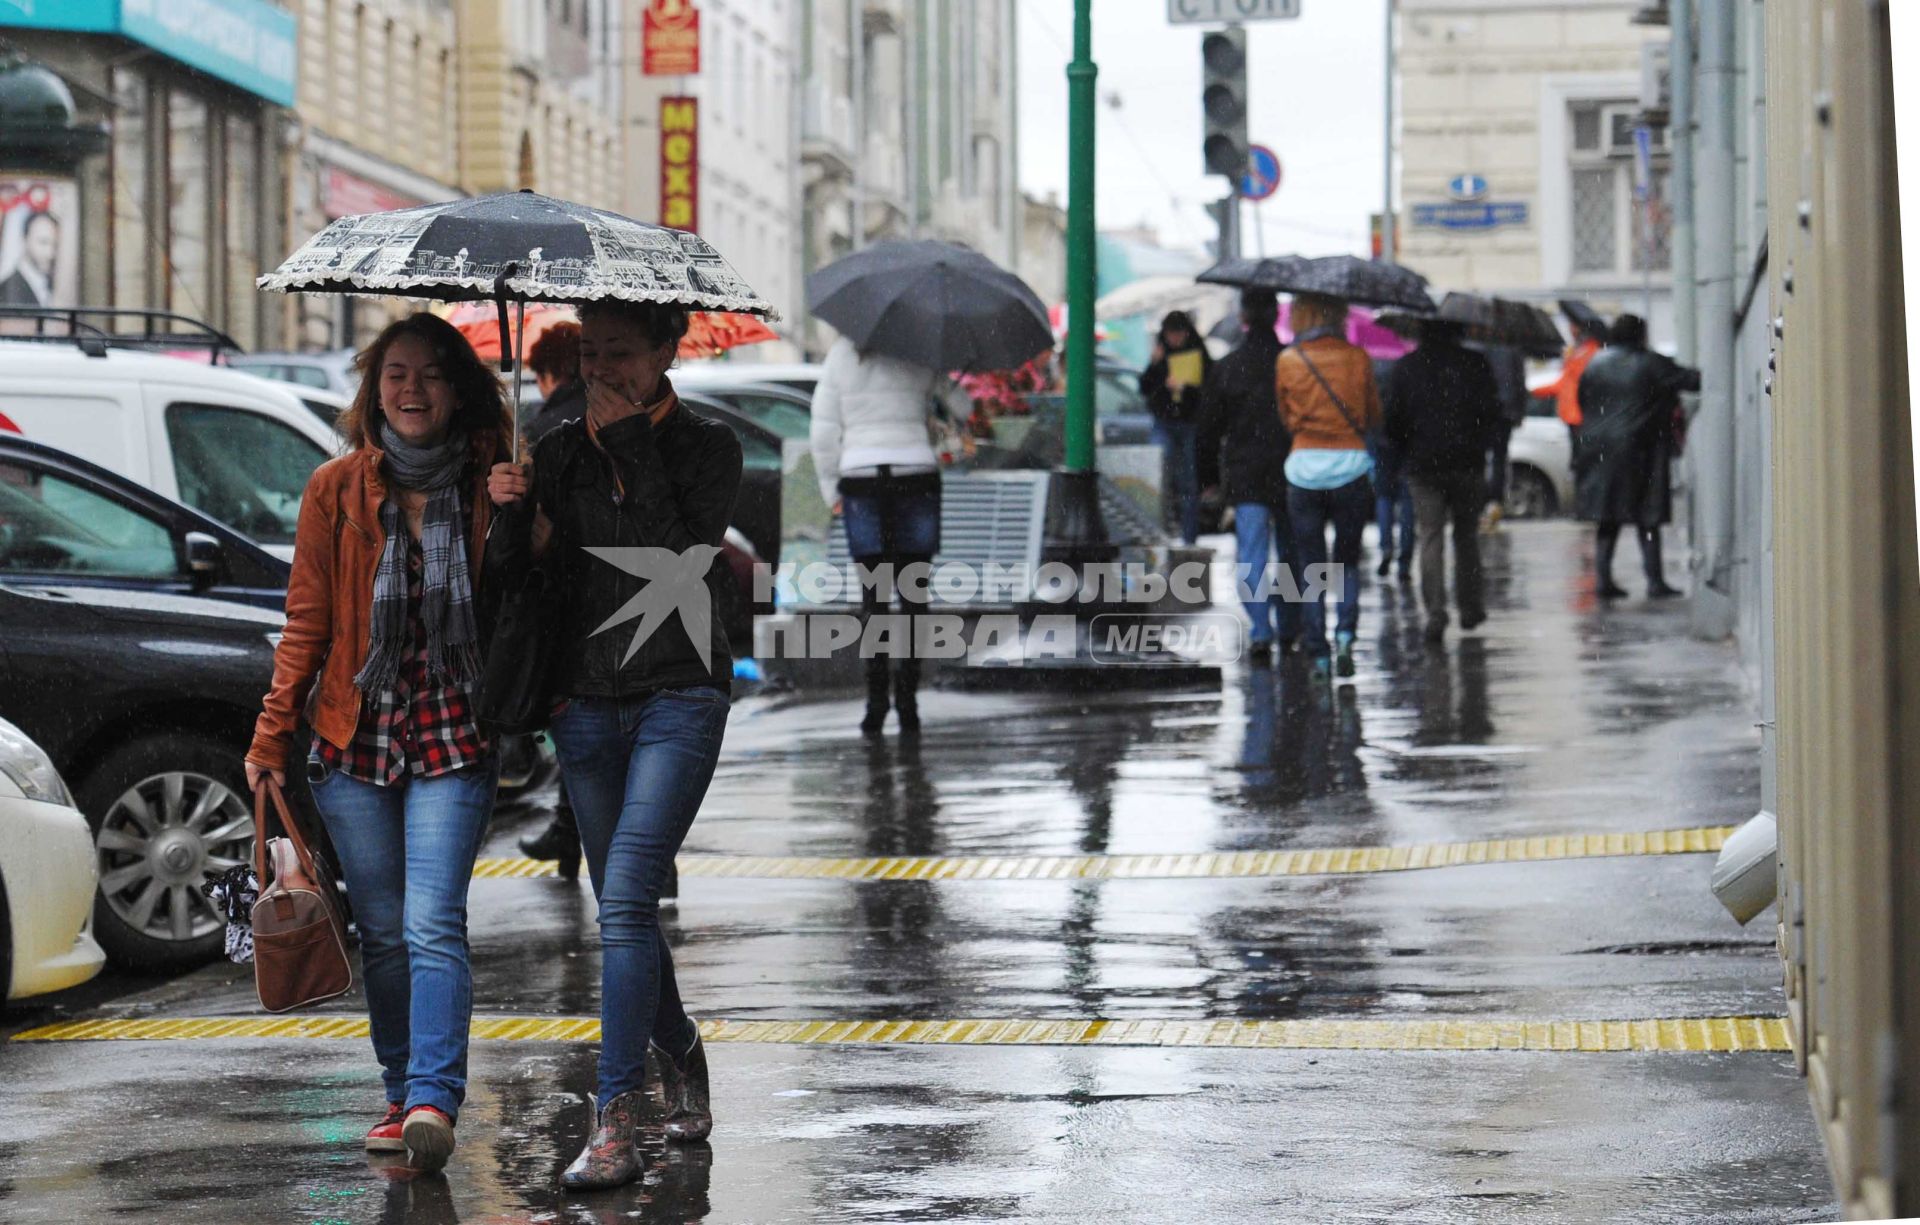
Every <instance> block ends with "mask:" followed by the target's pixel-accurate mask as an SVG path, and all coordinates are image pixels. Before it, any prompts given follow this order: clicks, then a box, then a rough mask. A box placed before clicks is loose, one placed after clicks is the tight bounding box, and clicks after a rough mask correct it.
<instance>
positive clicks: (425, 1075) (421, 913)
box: [313, 759, 500, 1118]
mask: <svg viewBox="0 0 1920 1225" xmlns="http://www.w3.org/2000/svg"><path fill="white" fill-rule="evenodd" d="M499 776H500V766H499V762H498V760H497V759H496V760H494V761H492V762H491V763H490V764H488V765H486V766H478V767H474V768H471V769H466V770H458V771H455V772H454V773H452V774H441V775H438V776H436V777H434V778H408V779H407V780H406V781H404V782H401V783H399V784H397V785H395V786H392V787H381V786H376V785H375V784H373V783H368V782H362V781H361V780H359V779H357V778H352V777H350V776H348V775H345V774H342V773H340V772H339V771H337V770H332V771H328V772H327V774H326V777H325V778H323V779H321V780H320V781H319V782H316V783H314V784H313V801H314V804H315V806H316V807H318V808H319V810H320V819H321V820H322V821H324V822H325V823H326V826H327V834H328V835H329V836H330V837H331V838H332V839H333V846H334V850H335V852H336V853H337V854H338V855H339V857H340V870H341V873H342V874H343V875H344V876H345V877H346V879H347V897H348V900H349V901H350V902H351V903H352V904H353V918H354V922H355V923H357V924H358V925H359V928H360V967H361V975H362V977H363V978H365V979H366V987H367V1014H368V1019H369V1021H370V1023H371V1026H372V1030H373V1053H374V1057H375V1058H377V1059H378V1060H379V1061H380V1068H381V1079H382V1080H384V1081H385V1082H386V1087H387V1100H388V1101H390V1102H402V1103H404V1104H405V1105H406V1107H407V1108H408V1109H409V1110H411V1109H412V1108H413V1107H415V1106H432V1107H434V1108H435V1109H437V1110H442V1111H445V1112H446V1114H447V1117H448V1118H457V1117H459V1114H460V1102H461V1100H462V1099H463V1098H465V1097H466V1093H467V1027H468V1024H469V1023H470V1022H471V1021H472V1018H473V970H472V968H471V966H470V965H469V964H468V960H467V884H468V882H469V881H471V880H472V879H473V861H474V859H475V858H476V857H477V856H478V855H479V854H480V844H481V842H482V841H483V840H484V839H485V838H486V833H487V819H488V818H489V817H491V816H492V815H493V793H494V787H495V785H496V783H497V782H498V779H499Z"/></svg>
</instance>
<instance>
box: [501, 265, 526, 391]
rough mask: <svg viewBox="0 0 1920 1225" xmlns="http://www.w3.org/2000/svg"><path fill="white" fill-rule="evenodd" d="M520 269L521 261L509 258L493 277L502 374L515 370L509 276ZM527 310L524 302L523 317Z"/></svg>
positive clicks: (522, 307)
mask: <svg viewBox="0 0 1920 1225" xmlns="http://www.w3.org/2000/svg"><path fill="white" fill-rule="evenodd" d="M518 271H520V264H519V262H518V261H515V260H508V261H507V262H506V264H505V266H503V267H502V268H501V269H500V275H499V276H497V277H495V278H493V304H494V305H495V306H496V307H498V308H499V309H500V373H502V374H512V373H513V372H514V356H515V355H514V352H513V334H512V333H511V332H510V331H508V330H507V278H508V277H510V276H512V275H513V274H514V273H516V272H518ZM525 310H526V306H525V303H522V304H521V311H522V316H523V317H524V314H525ZM516 407H517V406H516Z"/></svg>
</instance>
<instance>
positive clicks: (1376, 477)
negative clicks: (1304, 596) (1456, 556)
mask: <svg viewBox="0 0 1920 1225" xmlns="http://www.w3.org/2000/svg"><path fill="white" fill-rule="evenodd" d="M1394 364H1395V359H1390V358H1375V359H1374V363H1373V383H1374V386H1376V387H1385V386H1386V385H1387V380H1388V379H1389V378H1391V377H1392V375H1393V367H1394ZM1373 516H1374V523H1375V526H1376V527H1377V528H1378V530H1379V533H1380V566H1379V568H1378V569H1377V570H1375V571H1374V573H1375V574H1377V575H1379V576H1380V577H1381V578H1385V577H1387V575H1388V574H1390V573H1392V572H1393V562H1394V558H1395V557H1396V556H1398V557H1399V559H1400V578H1401V581H1403V582H1404V581H1405V580H1406V578H1407V576H1408V575H1410V574H1411V573H1413V553H1414V544H1415V542H1416V541H1417V540H1418V539H1419V533H1418V532H1416V531H1415V530H1414V510H1413V490H1412V489H1410V488H1409V487H1408V486H1407V473H1406V457H1405V456H1403V455H1401V454H1400V448H1399V447H1397V446H1395V445H1394V444H1393V441H1392V440H1391V439H1389V438H1388V437H1387V436H1386V435H1385V433H1384V432H1383V433H1381V434H1379V435H1377V436H1376V437H1375V438H1374V440H1373ZM1396 526H1398V527H1399V529H1400V530H1399V534H1398V540H1397V542H1396V540H1395V533H1394V528H1395V527H1396ZM1396 544H1397V547H1398V552H1397V553H1396Z"/></svg>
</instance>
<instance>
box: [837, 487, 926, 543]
mask: <svg viewBox="0 0 1920 1225" xmlns="http://www.w3.org/2000/svg"><path fill="white" fill-rule="evenodd" d="M840 514H841V517H842V518H843V519H844V520H845V522H846V527H847V553H848V554H849V555H850V556H852V557H855V558H868V557H871V558H883V559H891V558H893V557H896V556H898V555H900V554H912V555H915V556H920V557H932V556H933V555H934V554H935V553H938V552H939V551H940V477H939V475H938V474H937V473H921V474H917V475H912V476H879V477H845V478H843V479H842V480H841V482H840Z"/></svg>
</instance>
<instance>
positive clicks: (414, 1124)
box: [400, 1106, 453, 1174]
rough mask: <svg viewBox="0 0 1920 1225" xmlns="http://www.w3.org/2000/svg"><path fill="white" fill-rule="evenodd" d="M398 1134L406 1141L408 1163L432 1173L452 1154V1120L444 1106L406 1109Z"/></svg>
mask: <svg viewBox="0 0 1920 1225" xmlns="http://www.w3.org/2000/svg"><path fill="white" fill-rule="evenodd" d="M400 1138H401V1139H402V1140H404V1141H405V1142H406V1144H405V1147H406V1150H407V1164H408V1165H410V1166H412V1167H413V1168H414V1169H416V1170H422V1171H425V1172H426V1173H429V1174H431V1173H433V1172H434V1171H435V1170H438V1169H443V1168H444V1167H445V1166H446V1164H447V1158H449V1157H451V1156H453V1120H452V1119H450V1118H448V1117H447V1113H446V1111H444V1110H438V1109H435V1108H434V1107H432V1106H415V1107H414V1108H413V1109H412V1110H409V1111H407V1118H406V1122H404V1123H402V1124H401V1125H400Z"/></svg>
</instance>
